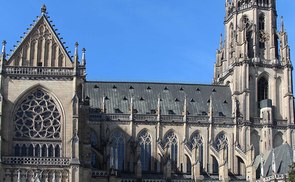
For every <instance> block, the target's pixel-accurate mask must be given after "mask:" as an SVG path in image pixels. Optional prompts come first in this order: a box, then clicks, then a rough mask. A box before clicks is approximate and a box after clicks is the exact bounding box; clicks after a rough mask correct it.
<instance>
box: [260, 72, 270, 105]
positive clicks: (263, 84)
mask: <svg viewBox="0 0 295 182" xmlns="http://www.w3.org/2000/svg"><path fill="white" fill-rule="evenodd" d="M265 99H268V81H267V79H266V78H265V77H261V78H260V79H259V80H258V104H259V102H260V101H262V100H265Z"/></svg>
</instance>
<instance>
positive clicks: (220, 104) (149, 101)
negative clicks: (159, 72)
mask: <svg viewBox="0 0 295 182" xmlns="http://www.w3.org/2000/svg"><path fill="white" fill-rule="evenodd" d="M85 87H86V88H85V95H86V97H89V99H90V107H92V108H99V109H101V108H102V106H103V97H105V107H106V113H110V114H114V113H122V114H124V113H125V114H128V113H130V111H129V109H130V101H131V97H132V98H133V108H134V109H135V110H136V112H137V113H138V114H155V112H156V111H157V106H158V98H160V99H161V102H160V106H161V114H163V115H171V114H172V115H181V114H182V113H183V111H184V105H185V104H184V103H185V98H186V103H187V111H188V115H193V116H198V115H203V116H204V115H208V113H209V106H210V97H211V98H212V106H213V116H222V117H225V116H226V117H231V116H232V109H231V108H232V101H231V91H230V88H229V87H228V86H219V85H202V84H177V83H148V82H147V83H141V82H86V84H85Z"/></svg>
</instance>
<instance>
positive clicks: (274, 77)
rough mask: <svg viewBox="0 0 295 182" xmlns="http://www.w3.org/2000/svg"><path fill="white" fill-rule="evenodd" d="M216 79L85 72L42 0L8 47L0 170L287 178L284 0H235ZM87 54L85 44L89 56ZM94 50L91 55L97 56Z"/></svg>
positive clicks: (14, 181) (38, 177) (28, 176)
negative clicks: (183, 80)
mask: <svg viewBox="0 0 295 182" xmlns="http://www.w3.org/2000/svg"><path fill="white" fill-rule="evenodd" d="M225 6H226V7H225V10H226V12H225V13H226V14H225V19H224V26H225V35H224V38H223V37H221V39H220V45H219V48H218V50H217V53H216V63H215V65H214V79H213V80H214V81H213V83H212V84H211V85H209V84H208V85H204V84H175V83H139V82H102V81H95V82H93V81H87V80H86V56H85V55H86V50H85V49H82V51H81V53H79V49H78V43H77V44H76V45H75V52H74V57H73V58H72V57H70V55H69V54H68V52H67V51H66V49H65V47H64V45H63V43H62V41H61V39H60V38H59V37H58V34H57V33H56V32H55V30H54V28H53V26H52V25H51V23H50V21H49V19H48V16H47V14H46V11H47V10H46V7H45V6H43V7H42V8H41V15H40V16H38V18H37V20H36V21H35V24H34V25H32V27H30V28H29V31H28V32H27V34H26V35H25V37H24V38H22V40H21V42H20V43H19V45H18V46H17V47H16V48H15V50H14V52H13V54H12V55H10V56H9V57H8V56H7V55H6V50H5V49H6V42H5V41H3V43H2V53H1V55H0V181H3V182H27V181H30V182H33V181H34V182H41V181H42V182H56V181H58V182H79V181H80V182H83V181H89V182H96V181H100V182H107V181H111V182H121V181H122V182H135V181H149V182H165V181H175V182H176V181H178V182H193V181H225V182H227V181H252V182H254V181H257V180H258V181H259V180H263V181H274V180H277V181H283V180H285V179H286V178H288V170H289V169H288V166H289V165H290V164H291V163H292V162H293V151H294V147H295V143H294V142H295V141H294V139H295V138H294V137H295V133H294V127H295V126H294V98H293V87H292V70H293V66H292V63H291V60H290V48H289V45H288V36H287V32H286V31H285V28H284V22H283V19H282V18H281V22H280V23H279V24H280V25H279V27H280V28H277V24H278V23H277V12H276V1H275V0H226V5H225ZM80 54H81V56H79V55H80ZM89 61H91V60H89Z"/></svg>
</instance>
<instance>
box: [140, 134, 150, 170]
mask: <svg viewBox="0 0 295 182" xmlns="http://www.w3.org/2000/svg"><path fill="white" fill-rule="evenodd" d="M137 141H138V144H139V146H140V161H141V168H142V170H143V171H149V170H151V157H152V135H151V134H150V133H149V132H148V130H147V129H143V130H141V131H140V132H139V133H138V135H137Z"/></svg>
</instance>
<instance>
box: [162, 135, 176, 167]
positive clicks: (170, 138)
mask: <svg viewBox="0 0 295 182" xmlns="http://www.w3.org/2000/svg"><path fill="white" fill-rule="evenodd" d="M164 143H165V147H167V149H168V152H169V154H170V160H171V164H172V168H173V169H176V168H177V159H178V139H177V136H176V135H175V133H174V132H173V131H170V132H168V133H167V134H166V135H165V137H164Z"/></svg>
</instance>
